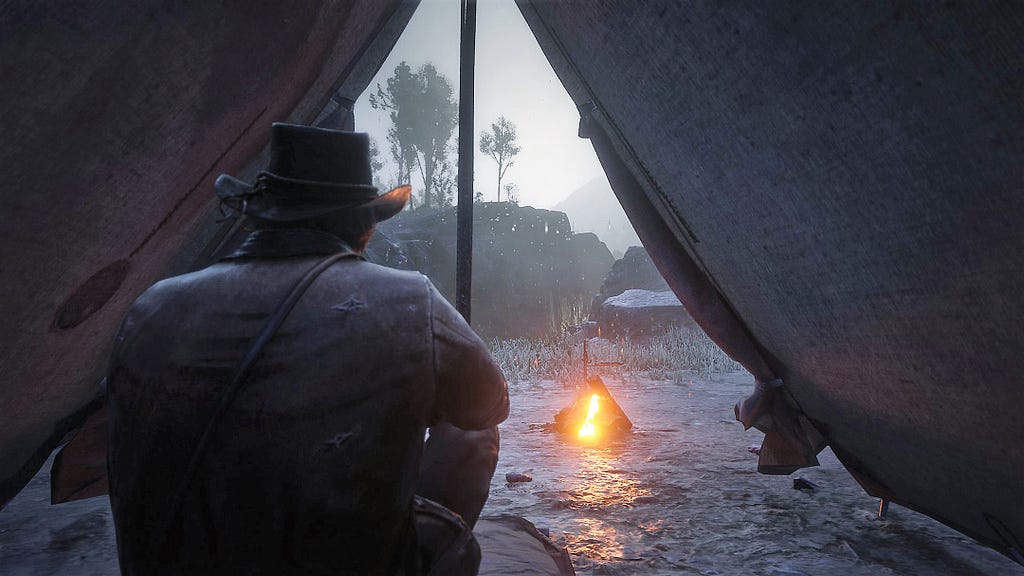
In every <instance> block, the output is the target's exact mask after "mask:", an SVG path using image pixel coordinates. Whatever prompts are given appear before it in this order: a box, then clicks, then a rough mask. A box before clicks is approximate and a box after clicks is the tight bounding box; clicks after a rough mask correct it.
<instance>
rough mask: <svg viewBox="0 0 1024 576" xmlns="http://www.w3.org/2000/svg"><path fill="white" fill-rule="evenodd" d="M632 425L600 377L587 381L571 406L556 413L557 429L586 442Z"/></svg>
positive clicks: (599, 439)
mask: <svg viewBox="0 0 1024 576" xmlns="http://www.w3.org/2000/svg"><path fill="white" fill-rule="evenodd" d="M632 427H633V423H632V422H630V420H629V417H628V416H626V413H625V412H623V411H622V407H621V406H619V403H618V402H616V401H615V398H613V397H612V393H611V392H610V391H609V390H608V387H607V386H605V384H604V381H603V380H601V377H600V376H592V377H590V378H589V379H588V380H587V383H586V386H584V389H583V391H582V392H581V393H580V395H579V396H578V397H577V398H576V401H575V402H573V403H572V405H571V406H569V407H567V408H563V409H562V410H560V411H559V412H558V413H557V414H555V424H554V427H553V428H554V429H555V430H556V431H558V432H561V433H563V434H567V435H570V436H572V437H574V438H576V439H578V440H579V441H582V442H586V443H596V442H600V441H601V440H602V439H605V438H608V437H612V436H616V435H618V434H621V433H622V432H625V431H627V430H629V429H631V428H632Z"/></svg>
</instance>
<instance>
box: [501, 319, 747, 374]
mask: <svg viewBox="0 0 1024 576" xmlns="http://www.w3.org/2000/svg"><path fill="white" fill-rule="evenodd" d="M588 353H589V356H590V362H591V363H594V362H621V363H622V365H621V366H600V367H591V368H589V371H590V373H591V374H595V373H596V374H613V375H630V376H634V377H636V376H640V377H647V378H654V379H671V378H677V377H679V376H680V375H681V374H682V373H686V372H696V373H698V374H708V373H713V372H728V371H733V370H739V369H741V368H742V367H741V366H740V365H739V364H737V363H736V362H734V361H733V360H732V359H731V358H729V357H728V356H726V355H725V353H724V352H722V351H721V349H719V348H718V346H717V345H715V343H714V342H712V341H711V339H709V338H708V337H707V336H706V335H705V334H704V333H703V332H702V331H700V330H698V329H695V328H676V329H673V330H671V331H669V332H667V333H665V334H662V335H660V336H655V337H653V338H650V339H647V340H636V341H634V340H629V339H623V340H619V341H609V340H605V339H602V338H592V339H590V341H589V343H588ZM491 354H492V355H493V356H494V359H495V361H496V362H497V363H498V365H499V366H500V367H501V369H502V371H504V373H505V377H506V378H508V379H509V380H510V381H536V380H559V381H561V382H565V383H575V382H578V381H579V380H580V379H581V378H582V373H583V368H582V356H583V339H582V337H580V336H575V335H570V334H562V335H560V336H558V337H554V338H546V339H536V340H531V339H525V338H514V339H509V340H494V341H492V342H491Z"/></svg>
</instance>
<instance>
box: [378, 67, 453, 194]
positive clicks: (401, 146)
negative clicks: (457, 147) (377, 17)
mask: <svg viewBox="0 0 1024 576" xmlns="http://www.w3.org/2000/svg"><path fill="white" fill-rule="evenodd" d="M370 106H372V107H373V108H375V109H378V110H389V111H390V112H391V128H390V129H389V130H388V142H390V143H391V156H392V158H394V160H395V163H396V164H397V165H398V170H399V179H402V176H405V181H408V180H410V179H411V174H412V168H413V166H415V167H416V168H418V169H419V173H420V177H421V178H422V179H423V201H422V206H423V207H425V208H430V207H431V205H432V204H443V203H444V201H443V197H439V196H438V191H437V190H436V188H435V187H436V185H437V183H438V179H439V175H440V171H441V170H442V169H443V167H445V166H446V165H448V164H449V159H448V154H449V150H450V149H451V147H450V146H449V143H450V142H451V139H452V133H453V132H454V130H455V126H456V125H457V124H458V110H459V108H458V104H457V103H456V101H455V98H454V91H453V90H452V85H451V83H450V82H449V81H448V79H447V78H445V77H444V76H443V75H442V74H440V73H439V72H438V71H437V69H436V68H434V66H433V65H432V64H429V63H428V64H424V65H423V66H421V67H420V68H419V70H417V71H416V72H413V71H412V69H411V68H410V67H409V65H408V64H406V63H405V62H402V63H400V64H399V65H398V66H396V67H395V71H394V73H393V74H392V76H391V77H390V78H388V80H387V88H386V89H385V88H384V87H382V86H381V85H380V84H378V85H377V92H376V93H375V94H371V95H370ZM449 169H450V168H449ZM447 193H448V191H447V190H442V191H441V194H447Z"/></svg>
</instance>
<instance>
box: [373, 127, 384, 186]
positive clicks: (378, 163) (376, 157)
mask: <svg viewBox="0 0 1024 576" xmlns="http://www.w3.org/2000/svg"><path fill="white" fill-rule="evenodd" d="M370 170H371V171H372V172H373V185H374V186H376V187H377V188H383V187H384V186H382V185H381V182H382V180H381V178H382V176H383V175H382V174H381V172H382V171H383V170H384V161H383V160H381V159H380V148H378V147H377V141H376V140H375V139H373V138H370Z"/></svg>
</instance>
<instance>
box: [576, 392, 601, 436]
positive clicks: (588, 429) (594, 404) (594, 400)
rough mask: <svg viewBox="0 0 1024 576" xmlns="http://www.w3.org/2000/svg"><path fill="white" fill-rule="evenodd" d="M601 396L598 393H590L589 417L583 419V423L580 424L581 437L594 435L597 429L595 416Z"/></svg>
mask: <svg viewBox="0 0 1024 576" xmlns="http://www.w3.org/2000/svg"><path fill="white" fill-rule="evenodd" d="M599 398H600V396H598V395H597V394H591V395H590V408H588V409H587V418H586V420H584V421H583V425H582V426H580V432H579V435H580V438H589V437H593V436H594V435H595V434H596V433H597V430H596V429H594V416H597V410H598V404H599V402H598V399H599Z"/></svg>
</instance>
